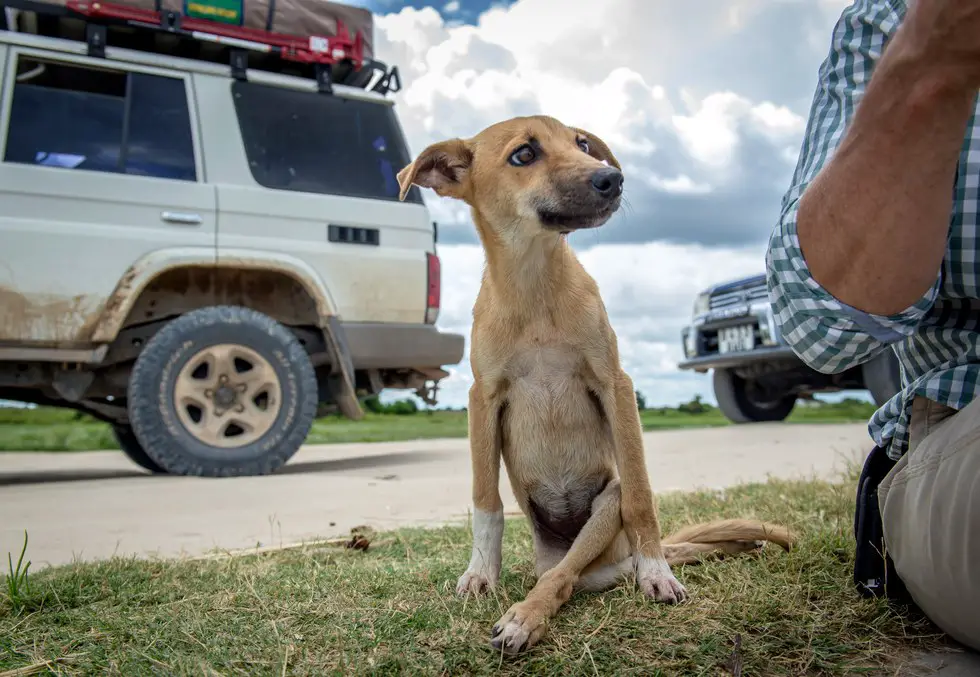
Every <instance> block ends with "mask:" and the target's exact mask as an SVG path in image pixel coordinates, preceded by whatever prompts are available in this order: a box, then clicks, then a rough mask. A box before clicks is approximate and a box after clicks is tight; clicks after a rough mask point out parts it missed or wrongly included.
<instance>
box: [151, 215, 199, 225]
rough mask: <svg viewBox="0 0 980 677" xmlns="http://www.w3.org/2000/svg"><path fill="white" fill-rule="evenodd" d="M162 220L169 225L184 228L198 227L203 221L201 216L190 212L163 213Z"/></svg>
mask: <svg viewBox="0 0 980 677" xmlns="http://www.w3.org/2000/svg"><path fill="white" fill-rule="evenodd" d="M160 218H161V219H163V220H164V221H166V222H167V223H179V224H181V225H183V226H196V225H199V224H200V223H201V222H202V221H203V219H201V215H200V214H191V213H188V212H163V213H162V214H160Z"/></svg>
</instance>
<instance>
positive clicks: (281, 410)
mask: <svg viewBox="0 0 980 677" xmlns="http://www.w3.org/2000/svg"><path fill="white" fill-rule="evenodd" d="M316 406H317V383H316V377H315V375H314V371H313V365H312V363H311V362H310V358H309V356H308V355H307V353H306V351H305V350H304V348H303V346H302V345H301V344H300V343H299V341H298V340H297V339H296V337H295V336H294V335H293V334H292V332H290V331H289V330H288V329H287V328H286V327H284V326H282V325H281V324H279V323H278V322H276V321H275V320H273V319H272V318H270V317H268V316H266V315H263V314H262V313H258V312H256V311H254V310H250V309H248V308H243V307H240V306H214V307H208V308H201V309H199V310H195V311H192V312H189V313H186V314H184V315H181V316H180V317H178V318H176V319H175V320H173V321H171V322H170V323H168V324H167V326H165V327H164V328H163V329H161V330H160V331H159V332H158V333H157V334H156V335H155V336H154V337H153V338H152V339H150V341H149V342H147V344H146V346H145V348H144V349H143V351H142V352H141V353H140V356H139V358H138V359H137V360H136V364H135V366H134V368H133V372H132V374H131V375H130V380H129V402H128V407H129V420H130V423H131V425H132V428H133V432H134V434H135V436H136V438H137V439H138V440H139V441H140V443H141V444H142V446H143V449H145V450H146V453H147V455H148V456H149V457H150V458H151V459H152V460H153V461H154V462H155V463H156V464H158V465H159V466H160V467H161V468H163V469H164V470H165V471H166V472H168V473H171V474H176V475H199V476H207V477H230V476H238V475H262V474H267V473H270V472H273V471H275V470H277V469H278V468H280V467H281V466H282V465H283V464H285V463H286V461H288V460H289V459H290V457H292V455H293V454H294V453H296V451H297V450H298V449H299V447H300V445H302V444H303V442H304V440H305V439H306V436H307V435H308V434H309V431H310V427H311V426H312V425H313V419H314V416H315V414H316Z"/></svg>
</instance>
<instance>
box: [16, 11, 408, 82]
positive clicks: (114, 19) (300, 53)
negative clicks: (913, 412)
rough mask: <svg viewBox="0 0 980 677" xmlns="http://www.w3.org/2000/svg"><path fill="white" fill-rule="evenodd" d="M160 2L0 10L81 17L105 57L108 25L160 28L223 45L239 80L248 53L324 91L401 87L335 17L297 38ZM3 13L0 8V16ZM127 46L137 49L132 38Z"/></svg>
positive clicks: (96, 53) (91, 43) (92, 46)
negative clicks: (326, 26)
mask: <svg viewBox="0 0 980 677" xmlns="http://www.w3.org/2000/svg"><path fill="white" fill-rule="evenodd" d="M161 5H162V3H161V0H155V9H143V8H140V7H135V6H132V5H124V4H119V3H113V2H103V1H102V0H65V4H64V5H61V4H55V3H53V2H41V1H38V0H0V8H3V9H13V10H20V11H24V12H34V13H35V14H36V15H38V16H47V17H63V18H69V19H77V20H80V21H82V22H84V26H85V29H84V30H85V41H86V42H87V43H88V53H89V55H90V56H93V57H98V58H104V57H105V49H106V47H107V46H109V42H110V39H109V37H110V33H109V29H110V28H113V27H127V28H130V29H134V31H135V33H136V35H137V36H139V35H140V34H141V33H142V34H143V35H144V36H145V37H148V33H165V34H167V35H171V36H174V37H175V38H176V39H178V40H180V41H185V42H191V43H198V45H199V46H200V45H201V43H205V44H211V45H216V46H219V47H224V48H227V51H226V58H227V63H228V64H229V66H230V68H231V75H232V77H234V78H236V79H239V80H244V79H247V71H248V68H250V67H255V66H256V65H257V64H254V63H253V64H250V63H249V62H250V58H249V57H250V55H256V56H258V55H261V56H260V59H261V60H264V61H265V62H266V63H264V64H263V65H262V66H259V67H261V68H263V70H280V68H279V66H281V67H283V69H288V70H290V71H294V72H296V74H300V75H304V76H306V77H313V78H315V80H316V82H317V88H318V90H319V91H321V92H324V93H331V92H332V91H333V84H335V83H336V84H342V85H346V86H350V87H357V88H360V89H370V90H371V91H373V92H377V93H378V94H381V95H386V94H388V93H389V92H397V91H399V90H400V89H401V77H400V76H399V73H398V67H397V66H392V67H391V68H389V67H388V66H387V64H385V63H384V62H381V61H378V60H376V59H372V58H366V57H365V56H364V35H363V34H362V33H361V32H360V31H357V32H356V35H355V36H354V37H353V38H351V37H350V33H349V32H348V29H347V26H346V25H345V24H344V23H343V21H341V20H340V19H339V18H337V19H336V23H337V31H336V32H337V34H336V35H334V36H320V35H313V36H309V37H300V36H296V35H288V34H285V33H276V32H273V31H265V30H260V29H256V28H248V27H245V26H236V25H232V24H227V23H221V22H218V21H210V20H208V19H201V18H197V17H190V16H186V15H184V14H181V13H179V12H175V11H171V10H165V9H162V6H161ZM185 6H186V5H185ZM4 14H5V13H0V16H4ZM8 23H9V21H2V22H0V29H6V30H16V27H15V26H8V25H6V24H8ZM137 42H139V40H137ZM144 42H146V40H145V38H144ZM126 46H127V47H129V48H134V47H135V48H136V49H141V47H140V46H134V45H133V44H131V43H130V44H127V45H126ZM143 49H145V48H143ZM252 61H253V62H254V61H256V59H255V58H253V59H252ZM273 64H275V65H273ZM270 66H272V67H271V68H270ZM375 78H377V79H375Z"/></svg>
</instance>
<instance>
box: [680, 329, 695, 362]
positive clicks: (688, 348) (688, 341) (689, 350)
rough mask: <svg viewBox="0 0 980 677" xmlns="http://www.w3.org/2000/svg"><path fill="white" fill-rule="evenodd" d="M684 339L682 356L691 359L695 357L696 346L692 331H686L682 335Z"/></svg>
mask: <svg viewBox="0 0 980 677" xmlns="http://www.w3.org/2000/svg"><path fill="white" fill-rule="evenodd" d="M683 337H684V356H685V357H688V358H691V357H697V354H698V346H697V340H696V338H695V334H694V332H693V331H690V330H686V331H685V332H684V334H683Z"/></svg>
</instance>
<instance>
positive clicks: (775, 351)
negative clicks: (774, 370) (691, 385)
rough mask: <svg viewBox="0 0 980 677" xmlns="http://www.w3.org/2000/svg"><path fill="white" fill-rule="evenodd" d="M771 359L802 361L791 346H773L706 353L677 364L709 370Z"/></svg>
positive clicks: (680, 367) (688, 367) (698, 369)
mask: <svg viewBox="0 0 980 677" xmlns="http://www.w3.org/2000/svg"><path fill="white" fill-rule="evenodd" d="M769 360H794V361H801V360H800V358H799V357H798V356H797V355H796V353H794V352H793V349H792V348H790V347H789V346H772V347H765V348H756V349H755V350H753V351H751V352H744V353H726V354H725V355H718V354H713V355H705V356H703V357H692V358H691V359H689V360H684V361H683V362H681V363H680V364H678V365H677V368H678V369H693V370H695V371H707V370H708V369H727V368H728V367H737V366H740V365H743V364H750V363H752V362H767V361H769Z"/></svg>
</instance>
